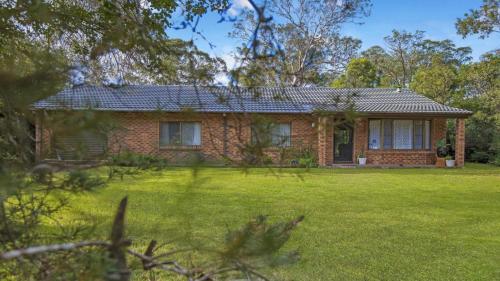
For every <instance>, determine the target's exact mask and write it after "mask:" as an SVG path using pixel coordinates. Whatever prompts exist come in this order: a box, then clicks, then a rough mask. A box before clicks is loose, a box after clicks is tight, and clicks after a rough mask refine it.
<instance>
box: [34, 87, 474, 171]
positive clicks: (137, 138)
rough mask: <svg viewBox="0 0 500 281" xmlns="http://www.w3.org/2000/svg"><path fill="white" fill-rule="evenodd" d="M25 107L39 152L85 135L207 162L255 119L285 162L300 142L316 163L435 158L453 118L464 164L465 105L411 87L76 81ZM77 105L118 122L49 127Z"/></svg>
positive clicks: (274, 156) (241, 139)
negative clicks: (93, 128) (83, 129)
mask: <svg viewBox="0 0 500 281" xmlns="http://www.w3.org/2000/svg"><path fill="white" fill-rule="evenodd" d="M33 108H34V110H35V111H37V112H38V113H39V114H38V119H37V122H36V154H37V157H38V159H39V160H43V159H70V158H71V157H72V156H71V155H70V154H68V153H65V152H64V149H62V148H61V147H71V145H72V144H74V143H76V142H77V141H82V140H83V142H84V143H85V144H86V145H87V148H88V149H89V151H90V152H89V153H87V154H86V155H87V156H89V155H97V154H98V152H110V153H118V152H120V151H125V150H126V151H132V152H136V153H141V154H153V155H157V156H160V157H163V158H166V159H168V160H169V161H171V162H172V163H176V162H177V161H178V162H181V161H183V160H185V159H188V158H189V157H192V156H193V155H198V156H201V157H203V158H204V159H207V161H213V162H214V163H217V162H218V161H219V162H221V161H222V160H223V159H231V160H234V161H238V160H241V159H242V158H243V157H245V156H244V155H245V153H244V150H243V149H244V147H245V145H246V144H248V143H252V142H254V141H255V140H256V138H255V133H254V131H256V130H257V129H256V128H255V126H254V125H253V124H255V122H256V120H257V119H259V118H260V119H262V118H265V119H266V120H270V121H269V123H271V124H272V127H270V128H269V140H270V143H271V145H269V147H266V148H265V149H264V152H265V154H266V155H267V157H269V159H271V160H273V161H274V162H278V161H281V163H288V164H289V163H290V162H283V151H287V150H290V151H291V150H293V149H299V150H300V149H304V148H308V149H309V151H312V153H313V154H314V156H315V159H316V161H317V164H319V165H320V166H330V165H334V164H337V163H339V164H340V163H342V164H346V163H353V164H355V163H356V158H357V155H359V154H360V153H362V152H364V154H365V155H366V157H367V161H368V162H367V163H368V164H369V165H397V166H401V165H405V166H425V165H433V164H434V163H435V161H436V144H437V141H438V140H440V139H442V138H444V137H445V134H446V128H447V124H446V122H447V119H454V120H455V122H456V126H455V128H456V134H455V135H456V137H455V144H454V147H455V160H456V165H457V166H463V164H464V130H465V129H464V124H465V123H464V122H465V118H467V116H469V115H470V114H471V112H469V111H466V110H462V109H458V108H453V107H449V106H446V105H442V104H439V103H436V102H434V101H432V100H430V99H428V98H426V97H423V96H421V95H418V94H416V93H414V92H412V91H409V90H397V89H331V88H317V87H306V88H264V87H262V88H253V89H246V88H237V89H230V88H226V87H194V86H147V85H144V86H139V85H136V86H122V87H119V88H111V87H104V86H90V85H82V86H76V87H73V88H70V89H66V90H63V91H61V92H59V93H58V94H56V95H54V96H52V97H49V98H47V99H44V100H41V101H38V102H36V103H35V104H34V106H33ZM85 110H90V111H92V112H96V113H106V114H108V116H112V119H113V120H115V123H116V124H119V127H120V128H119V129H117V130H115V131H113V132H111V131H110V132H107V133H106V134H105V135H104V136H101V137H96V136H95V135H92V134H87V135H85V134H81V133H79V134H78V135H71V134H64V133H61V132H59V133H55V132H54V131H55V129H54V128H51V124H50V122H48V121H47V118H46V116H50V115H51V114H54V113H55V112H58V111H65V112H67V111H85ZM61 144H64V145H62V146H61ZM280 157H281V158H280ZM292 158H293V156H290V157H289V158H287V159H286V161H293V159H292Z"/></svg>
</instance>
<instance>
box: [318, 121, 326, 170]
mask: <svg viewBox="0 0 500 281" xmlns="http://www.w3.org/2000/svg"><path fill="white" fill-rule="evenodd" d="M327 124H328V122H327V117H319V118H318V165H319V166H326V161H327V155H326V153H327V147H326V146H327V139H328V138H327V130H326V129H327Z"/></svg>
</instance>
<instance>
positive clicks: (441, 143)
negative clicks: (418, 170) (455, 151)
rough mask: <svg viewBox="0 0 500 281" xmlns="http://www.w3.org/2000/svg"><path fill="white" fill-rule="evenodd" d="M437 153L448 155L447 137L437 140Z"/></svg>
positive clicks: (441, 155) (443, 155)
mask: <svg viewBox="0 0 500 281" xmlns="http://www.w3.org/2000/svg"><path fill="white" fill-rule="evenodd" d="M436 147H437V150H436V153H437V156H438V157H446V155H448V145H447V144H446V139H445V138H443V139H440V140H438V141H437V142H436Z"/></svg>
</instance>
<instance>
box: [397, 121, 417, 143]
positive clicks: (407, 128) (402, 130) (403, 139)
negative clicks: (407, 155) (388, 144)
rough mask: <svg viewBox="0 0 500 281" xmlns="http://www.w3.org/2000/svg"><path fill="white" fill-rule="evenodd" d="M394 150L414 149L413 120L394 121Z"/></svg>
mask: <svg viewBox="0 0 500 281" xmlns="http://www.w3.org/2000/svg"><path fill="white" fill-rule="evenodd" d="M392 124H393V127H394V129H393V132H394V137H393V140H394V144H393V147H394V149H411V148H412V147H413V138H412V134H413V121H412V120H394V121H393V123H392Z"/></svg>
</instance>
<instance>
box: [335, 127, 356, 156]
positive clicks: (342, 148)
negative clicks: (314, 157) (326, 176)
mask: <svg viewBox="0 0 500 281" xmlns="http://www.w3.org/2000/svg"><path fill="white" fill-rule="evenodd" d="M333 134H334V135H333V148H334V149H333V162H335V163H353V161H352V144H353V140H352V138H353V130H352V126H351V125H349V124H341V125H338V126H336V127H335V130H334V133H333Z"/></svg>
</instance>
